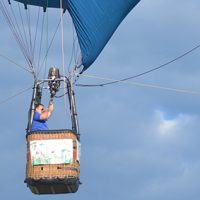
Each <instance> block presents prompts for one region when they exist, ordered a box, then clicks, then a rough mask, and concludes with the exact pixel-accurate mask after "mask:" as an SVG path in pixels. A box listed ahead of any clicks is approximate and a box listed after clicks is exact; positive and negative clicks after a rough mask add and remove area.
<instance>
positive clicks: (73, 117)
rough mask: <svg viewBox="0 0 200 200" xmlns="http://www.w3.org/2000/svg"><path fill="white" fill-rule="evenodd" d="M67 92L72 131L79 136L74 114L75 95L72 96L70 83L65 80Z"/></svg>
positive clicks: (76, 119)
mask: <svg viewBox="0 0 200 200" xmlns="http://www.w3.org/2000/svg"><path fill="white" fill-rule="evenodd" d="M67 90H68V97H69V105H70V111H71V120H72V130H74V131H75V132H76V134H77V135H78V136H79V134H80V133H79V124H78V117H77V112H76V104H75V95H74V90H73V88H72V83H71V81H70V80H69V79H67Z"/></svg>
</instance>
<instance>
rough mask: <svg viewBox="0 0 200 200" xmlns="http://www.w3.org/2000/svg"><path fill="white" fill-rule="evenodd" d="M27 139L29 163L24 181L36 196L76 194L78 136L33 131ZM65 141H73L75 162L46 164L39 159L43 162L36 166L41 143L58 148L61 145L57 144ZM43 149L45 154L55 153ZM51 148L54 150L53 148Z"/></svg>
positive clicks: (68, 132)
mask: <svg viewBox="0 0 200 200" xmlns="http://www.w3.org/2000/svg"><path fill="white" fill-rule="evenodd" d="M26 139H27V164H26V179H25V182H26V183H27V186H28V187H29V188H30V190H31V191H32V192H33V193H35V194H60V193H74V192H76V191H77V190H78V187H79V183H80V182H79V179H80V164H79V152H80V149H79V146H80V143H79V138H78V137H77V134H76V133H75V132H73V131H72V130H53V131H52V130H51V131H33V132H29V133H27V135H26ZM52 141H53V143H50V142H52ZM66 141H69V142H71V158H72V159H71V161H70V162H68V163H65V162H64V163H63V162H60V163H59V162H50V161H47V162H46V163H45V162H43V161H41V159H40V160H39V161H40V162H38V163H34V161H33V160H34V158H33V157H34V155H33V153H36V154H37V152H39V151H38V149H39V148H40V146H39V144H40V145H41V144H43V145H44V144H54V145H55V144H57V146H59V145H58V144H60V143H58V142H66ZM33 144H35V146H36V147H35V149H36V150H35V152H33ZM64 144H65V143H64ZM44 146H45V145H44ZM44 146H43V151H45V153H46V154H48V153H49V154H51V153H52V152H53V151H52V149H51V150H49V149H48V148H46V149H45V148H44ZM55 146H56V145H55ZM50 147H51V148H52V145H51V146H50ZM37 148H38V149H37ZM53 148H54V147H53ZM48 151H52V152H48ZM41 152H42V151H40V153H41ZM42 153H44V152H42ZM42 153H41V154H42ZM43 155H44V154H43ZM49 160H52V159H49Z"/></svg>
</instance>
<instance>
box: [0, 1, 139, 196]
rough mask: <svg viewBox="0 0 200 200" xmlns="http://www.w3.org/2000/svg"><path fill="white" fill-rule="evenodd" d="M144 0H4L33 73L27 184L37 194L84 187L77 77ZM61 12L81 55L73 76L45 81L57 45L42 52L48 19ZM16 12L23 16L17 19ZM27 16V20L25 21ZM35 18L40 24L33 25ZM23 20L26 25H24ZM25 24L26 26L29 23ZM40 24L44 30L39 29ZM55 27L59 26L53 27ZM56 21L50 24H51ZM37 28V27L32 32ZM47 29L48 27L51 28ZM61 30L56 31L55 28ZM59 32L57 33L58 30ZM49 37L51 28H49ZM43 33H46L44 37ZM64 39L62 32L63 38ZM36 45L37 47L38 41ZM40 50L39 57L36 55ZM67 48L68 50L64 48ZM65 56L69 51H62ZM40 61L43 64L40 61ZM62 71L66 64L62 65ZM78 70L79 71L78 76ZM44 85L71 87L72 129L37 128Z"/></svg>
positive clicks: (0, 6)
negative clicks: (35, 116)
mask: <svg viewBox="0 0 200 200" xmlns="http://www.w3.org/2000/svg"><path fill="white" fill-rule="evenodd" d="M139 1H140V0H8V1H7V0H1V2H0V10H1V11H2V14H3V16H4V17H5V19H6V21H7V23H8V25H9V27H10V29H11V31H12V33H13V36H14V38H15V39H16V42H17V44H18V46H19V48H20V50H21V52H22V54H23V55H24V58H25V60H26V63H27V65H28V67H27V69H28V71H29V72H30V73H32V75H33V82H34V86H33V94H32V100H31V105H30V109H29V118H28V125H27V133H26V140H27V164H26V178H25V183H26V184H27V186H28V187H29V188H30V190H31V191H32V192H33V193H35V194H60V193H74V192H76V191H77V190H78V188H79V184H80V133H79V126H78V119H77V112H76V106H75V97H74V89H73V85H74V79H75V78H76V76H77V74H80V73H84V71H85V70H87V69H88V68H89V67H90V66H91V65H92V64H93V62H94V61H95V60H96V59H97V57H98V55H99V54H100V53H101V51H102V50H103V48H104V47H105V46H106V44H107V42H108V41H109V39H110V38H111V37H112V35H113V33H114V32H115V30H116V29H117V27H118V26H119V24H120V23H121V22H122V21H123V19H124V18H125V17H126V15H127V14H128V13H129V12H130V11H131V10H132V9H133V8H134V7H135V6H136V5H137V4H138V2H139ZM50 11H51V12H52V13H51V14H53V15H54V13H59V15H60V20H59V23H58V27H61V32H62V31H63V29H67V27H66V25H63V24H62V19H63V17H64V16H65V14H66V13H68V14H69V15H70V17H71V19H72V23H73V26H74V29H75V32H76V35H77V39H78V45H79V49H80V57H79V58H77V59H75V63H74V64H73V65H72V66H73V67H72V68H70V69H68V74H66V72H65V70H63V72H62V73H63V74H62V75H60V71H59V68H57V67H51V68H50V69H49V74H48V77H47V78H41V77H40V76H41V71H40V68H39V66H41V65H45V64H44V63H45V60H46V59H47V57H48V52H49V49H50V47H51V43H52V41H49V42H48V44H47V45H46V48H45V51H44V54H43V57H44V59H43V60H42V61H41V57H42V56H41V54H42V51H43V49H44V48H43V47H42V40H45V39H46V38H48V36H47V35H45V36H44V34H43V32H44V31H45V30H44V29H45V28H44V18H45V16H47V15H50V13H49V12H50ZM15 12H18V14H17V15H16V14H15ZM23 13H24V16H25V17H23ZM31 16H32V18H34V20H35V22H34V23H33V20H32V19H31ZM19 21H20V23H21V26H20V25H19ZM25 23H26V24H27V25H25ZM39 24H41V27H42V28H38V25H39ZM52 24H54V23H52ZM50 25H51V22H50V21H49V22H48V26H50ZM34 26H35V28H33V27H34ZM46 27H47V25H46ZM54 28H56V27H54ZM56 30H57V29H56ZM46 31H47V34H48V31H49V29H48V28H46ZM39 32H41V33H39ZM61 37H62V34H61ZM36 41H37V44H38V46H37V47H36V45H35V43H36ZM36 49H37V56H36V53H35V52H36ZM63 50H64V48H63ZM62 53H63V54H64V51H62ZM36 57H37V58H38V60H39V61H36ZM62 64H63V67H64V68H65V67H66V66H64V62H63V63H62ZM74 71H75V72H76V73H74ZM44 84H46V85H47V87H48V88H49V92H50V95H51V96H52V97H54V96H55V95H56V93H57V92H58V91H59V89H60V86H61V85H62V84H63V87H64V88H65V89H66V91H65V95H66V94H67V95H68V99H69V107H70V114H71V128H70V129H58V130H41V131H33V130H32V121H33V114H34V109H35V105H36V104H37V103H40V102H41V99H42V92H43V88H44Z"/></svg>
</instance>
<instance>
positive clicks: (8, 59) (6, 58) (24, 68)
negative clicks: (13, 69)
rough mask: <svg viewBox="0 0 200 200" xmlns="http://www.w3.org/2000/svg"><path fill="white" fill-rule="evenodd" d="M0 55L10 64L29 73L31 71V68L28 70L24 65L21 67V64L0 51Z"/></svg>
mask: <svg viewBox="0 0 200 200" xmlns="http://www.w3.org/2000/svg"><path fill="white" fill-rule="evenodd" d="M0 57H2V58H4V59H5V60H7V61H9V62H10V63H12V64H14V65H16V66H18V67H19V68H21V69H23V70H25V71H27V72H29V73H32V70H30V69H29V68H26V67H23V66H21V65H19V64H17V63H16V62H15V61H13V60H12V59H10V58H8V57H7V56H5V55H3V54H1V53H0Z"/></svg>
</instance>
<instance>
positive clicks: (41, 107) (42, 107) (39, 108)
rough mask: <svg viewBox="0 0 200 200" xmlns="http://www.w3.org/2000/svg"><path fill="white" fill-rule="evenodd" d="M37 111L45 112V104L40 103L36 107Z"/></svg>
mask: <svg viewBox="0 0 200 200" xmlns="http://www.w3.org/2000/svg"><path fill="white" fill-rule="evenodd" d="M35 111H36V112H39V113H42V112H44V106H42V105H39V106H38V107H37V108H36V109H35Z"/></svg>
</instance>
